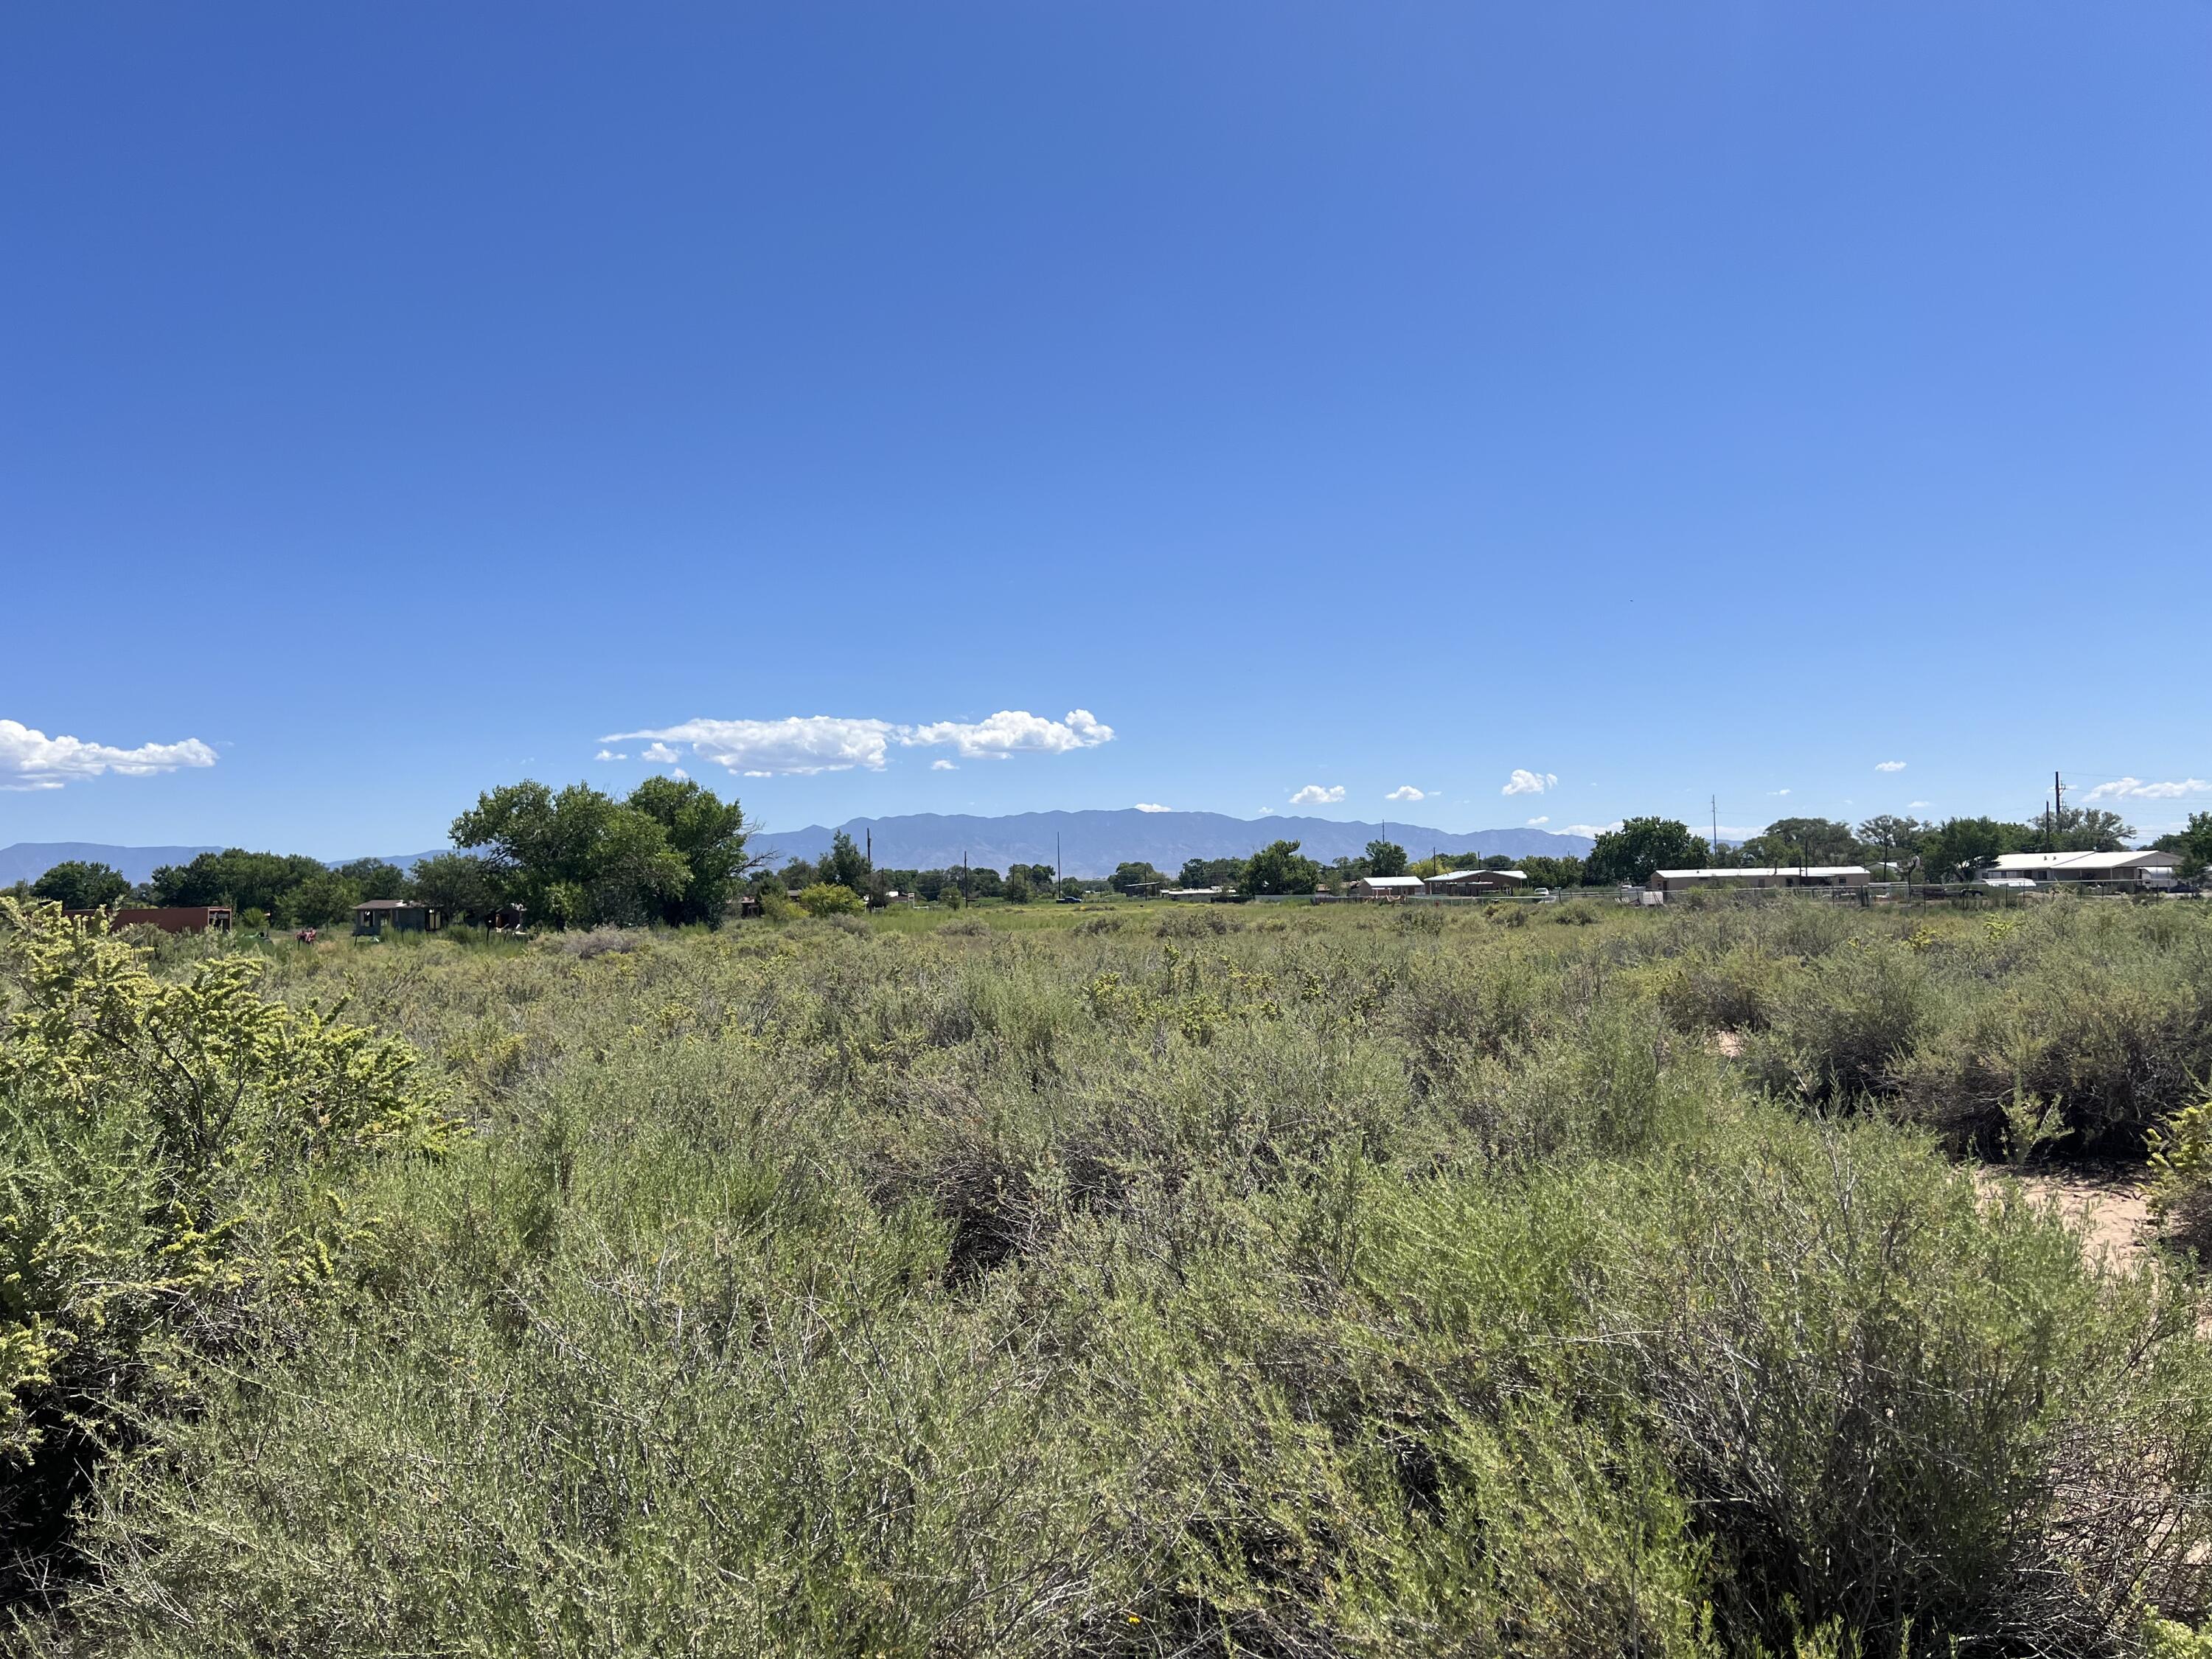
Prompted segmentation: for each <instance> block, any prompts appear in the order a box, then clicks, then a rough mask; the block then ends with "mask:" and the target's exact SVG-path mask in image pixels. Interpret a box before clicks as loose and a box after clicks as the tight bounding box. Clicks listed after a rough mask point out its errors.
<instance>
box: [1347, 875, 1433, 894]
mask: <svg viewBox="0 0 2212 1659" xmlns="http://www.w3.org/2000/svg"><path fill="white" fill-rule="evenodd" d="M1427 889H1428V884H1427V883H1426V882H1425V881H1423V880H1422V879H1421V878H1419V876H1362V877H1360V878H1359V879H1358V880H1357V881H1355V882H1353V883H1352V885H1351V886H1349V887H1347V888H1346V889H1345V894H1346V896H1347V897H1350V898H1363V899H1403V898H1418V897H1419V896H1421V894H1422V893H1424V892H1425V891H1426V890H1427Z"/></svg>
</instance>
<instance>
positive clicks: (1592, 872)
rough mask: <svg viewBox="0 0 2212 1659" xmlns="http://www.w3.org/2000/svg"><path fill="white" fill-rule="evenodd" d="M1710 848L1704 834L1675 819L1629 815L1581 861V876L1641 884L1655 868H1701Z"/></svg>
mask: <svg viewBox="0 0 2212 1659" xmlns="http://www.w3.org/2000/svg"><path fill="white" fill-rule="evenodd" d="M1709 857H1710V850H1709V849H1708V848H1707V847H1706V845H1705V837H1704V836H1694V835H1692V834H1691V833H1690V826H1689V825H1688V824H1686V823H1682V822H1681V821H1680V820H1679V819H1676V818H1661V817H1644V818H1630V819H1629V820H1627V822H1626V823H1623V824H1622V825H1621V826H1620V829H1612V830H1608V831H1607V832H1606V833H1605V834H1604V835H1602V836H1599V837H1598V838H1597V845H1596V846H1595V847H1593V848H1590V854H1589V858H1587V859H1586V860H1583V880H1584V881H1585V882H1588V883H1589V884H1591V885H1593V886H1599V887H1602V886H1606V885H1608V884H1613V883H1618V882H1626V883H1629V884H1632V885H1636V886H1641V885H1642V884H1644V883H1645V882H1647V881H1649V880H1650V879H1651V872H1653V871H1654V870H1702V869H1704V868H1705V865H1706V862H1707V860H1708V858H1709Z"/></svg>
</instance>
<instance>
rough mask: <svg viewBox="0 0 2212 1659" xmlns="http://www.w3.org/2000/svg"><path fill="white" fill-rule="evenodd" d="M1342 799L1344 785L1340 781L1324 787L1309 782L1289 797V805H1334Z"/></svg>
mask: <svg viewBox="0 0 2212 1659" xmlns="http://www.w3.org/2000/svg"><path fill="white" fill-rule="evenodd" d="M1342 799H1344V786H1343V785H1342V784H1340V783H1333V784H1331V785H1329V786H1328V787H1327V788H1326V789H1324V788H1322V786H1321V785H1319V784H1317V783H1310V784H1308V785H1307V786H1306V787H1304V788H1303V789H1301V790H1299V791H1298V793H1297V794H1295V795H1292V796H1291V805H1293V806H1334V805H1336V803H1337V802H1339V801H1340V800H1342Z"/></svg>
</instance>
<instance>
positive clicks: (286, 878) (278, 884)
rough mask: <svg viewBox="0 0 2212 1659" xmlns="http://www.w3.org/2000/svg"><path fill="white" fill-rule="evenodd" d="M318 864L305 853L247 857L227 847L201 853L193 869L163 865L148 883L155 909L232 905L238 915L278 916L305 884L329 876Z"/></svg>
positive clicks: (245, 852) (184, 866) (237, 848)
mask: <svg viewBox="0 0 2212 1659" xmlns="http://www.w3.org/2000/svg"><path fill="white" fill-rule="evenodd" d="M326 869H327V866H325V864H324V863H323V861H322V860H320V859H311V858H308V857H307V856H306V855H305V854H297V853H293V854H283V853H249V852H247V851H246V849H245V848H242V847H227V848H224V849H223V850H222V852H220V853H202V854H200V855H199V856H198V857H197V858H195V859H194V860H192V861H191V863H189V864H183V865H177V864H165V865H163V866H161V868H160V869H158V870H156V871H155V872H154V876H153V880H152V882H151V883H150V885H151V886H152V888H153V890H154V902H155V903H156V904H164V905H167V904H186V905H199V904H228V905H232V906H234V907H235V908H238V909H240V910H265V911H267V912H269V913H270V915H276V914H278V913H279V912H281V911H282V909H283V901H284V896H285V895H286V894H288V893H289V892H290V891H291V890H293V889H294V888H295V887H297V886H298V885H300V884H301V883H302V882H304V881H307V880H309V879H311V878H313V877H315V876H318V875H321V874H323V873H325V870H326Z"/></svg>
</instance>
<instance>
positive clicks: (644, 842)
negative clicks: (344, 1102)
mask: <svg viewBox="0 0 2212 1659" xmlns="http://www.w3.org/2000/svg"><path fill="white" fill-rule="evenodd" d="M748 834H749V829H748V827H747V825H746V823H745V818H744V811H743V809H742V808H740V807H739V805H738V803H737V802H736V801H733V800H732V801H725V800H722V799H719V798H718V797H717V796H716V795H715V794H714V792H713V791H712V790H709V789H708V788H705V787H702V785H700V784H697V783H695V782H692V781H690V780H688V779H675V778H665V777H653V778H647V780H646V781H644V782H642V783H641V784H640V785H638V787H636V788H635V789H633V790H632V791H630V793H629V794H628V795H627V796H625V797H623V798H622V799H615V798H614V797H613V796H611V795H608V794H605V793H602V792H601V791H599V790H597V789H594V788H592V787H590V786H589V785H587V784H581V783H579V784H572V785H570V786H569V787H567V788H565V789H561V790H557V791H556V790H554V789H551V788H550V787H547V786H546V785H544V784H542V783H537V782H530V781H526V782H522V783H516V784H509V785H507V786H506V787H502V788H498V789H492V790H487V791H486V792H485V793H483V794H482V795H480V796H478V797H477V803H476V805H474V806H472V807H471V808H469V810H468V811H465V812H463V813H462V814H461V815H460V816H459V817H457V818H455V819H454V820H453V830H452V836H453V845H454V846H455V847H456V848H459V849H460V850H459V851H456V852H452V853H438V854H432V855H431V856H430V857H428V858H424V859H418V860H416V861H415V863H414V866H413V867H411V868H410V869H405V870H403V869H401V868H400V867H399V866H397V865H394V864H391V863H388V862H386V860H381V859H356V860H353V861H352V862H350V863H347V864H340V865H336V866H332V865H326V864H325V863H324V862H323V861H322V860H319V859H314V858H309V857H307V856H306V855H305V854H282V853H255V852H248V851H247V850H246V849H245V848H239V847H232V848H225V849H224V850H223V851H222V852H220V853H202V854H199V855H198V856H197V857H196V858H194V859H192V860H191V861H190V862H188V863H185V864H172V865H163V866H161V867H160V868H158V869H156V870H155V872H153V874H152V876H151V877H149V878H148V879H147V880H146V881H144V882H142V883H139V884H136V885H133V884H131V882H130V881H129V880H128V879H126V878H125V877H124V876H123V875H122V874H121V873H120V872H118V871H116V870H115V869H113V868H112V867H111V866H107V865H105V864H94V863H88V862H83V861H80V860H71V861H70V862H67V863H63V864H58V865H55V866H53V867H52V869H50V870H48V871H46V873H45V874H44V875H42V876H40V878H39V879H38V880H37V881H35V882H33V883H29V884H22V883H18V884H17V887H18V888H19V889H20V890H21V896H25V897H31V898H38V899H46V900H51V901H54V902H58V903H60V904H61V905H63V906H64V908H68V909H73V910H77V909H95V908H106V907H112V906H115V905H118V904H143V905H155V906H171V905H191V906H198V905H216V904H220V905H228V906H229V907H230V908H232V909H233V910H234V912H235V913H236V915H237V917H238V920H239V922H240V925H242V926H247V927H264V926H269V925H276V926H281V927H331V926H333V925H335V924H337V923H339V922H342V921H346V920H347V919H348V918H349V917H350V915H352V913H353V909H354V907H355V906H356V905H358V904H361V903H362V902H365V901H368V900H371V899H412V900H415V901H416V902H420V903H422V904H427V905H430V906H434V907H435V908H439V909H441V910H443V911H445V912H446V913H447V915H448V916H449V917H451V918H453V919H454V920H457V921H490V920H492V919H494V918H495V917H497V916H499V915H501V914H502V913H519V914H520V915H521V916H522V917H524V918H526V920H527V921H530V922H531V923H532V925H533V926H550V927H597V926H600V925H602V924H612V925H617V926H635V925H638V924H641V923H644V922H649V921H659V922H665V923H667V924H669V925H671V926H682V925H683V924H684V923H687V922H705V923H707V924H708V925H709V926H713V925H716V924H719V923H720V921H721V920H722V917H723V915H724V914H725V913H726V911H727V910H728V909H729V908H730V906H731V903H732V901H733V900H734V899H735V897H736V896H737V895H738V892H739V891H740V890H741V889H742V886H743V883H744V878H745V877H746V875H747V874H748V872H750V869H751V868H752V866H753V863H754V860H750V858H748V856H747V854H746V852H745V841H746V837H747V836H748Z"/></svg>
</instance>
